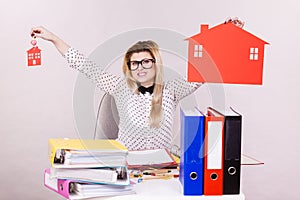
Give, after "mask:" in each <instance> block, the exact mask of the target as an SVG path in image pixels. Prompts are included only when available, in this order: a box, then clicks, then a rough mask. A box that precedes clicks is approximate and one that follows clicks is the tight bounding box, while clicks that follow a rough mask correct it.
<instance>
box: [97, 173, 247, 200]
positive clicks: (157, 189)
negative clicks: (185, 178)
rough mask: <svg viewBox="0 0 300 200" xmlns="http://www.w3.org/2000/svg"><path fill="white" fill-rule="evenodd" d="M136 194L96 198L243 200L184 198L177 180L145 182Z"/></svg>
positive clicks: (231, 198)
mask: <svg viewBox="0 0 300 200" xmlns="http://www.w3.org/2000/svg"><path fill="white" fill-rule="evenodd" d="M135 191H136V194H131V195H123V196H113V197H98V198H95V199H98V200H117V199H118V200H138V199H139V200H140V199H142V200H147V199H149V200H150V199H151V200H153V199H155V200H157V199H163V200H169V199H172V200H197V199H198V200H245V196H244V194H240V195H222V196H204V195H203V196H184V195H183V193H182V186H181V184H180V181H179V179H178V178H174V179H169V180H159V179H154V180H147V181H144V182H142V183H138V184H136V185H135Z"/></svg>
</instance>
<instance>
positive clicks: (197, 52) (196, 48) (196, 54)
mask: <svg viewBox="0 0 300 200" xmlns="http://www.w3.org/2000/svg"><path fill="white" fill-rule="evenodd" d="M202 54H203V46H202V45H197V44H195V46H194V57H195V58H198V57H199V58H200V57H202Z"/></svg>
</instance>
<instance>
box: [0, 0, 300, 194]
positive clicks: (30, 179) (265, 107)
mask: <svg viewBox="0 0 300 200" xmlns="http://www.w3.org/2000/svg"><path fill="white" fill-rule="evenodd" d="M299 8H300V3H299V1H297V0H286V1H270V0H268V1H258V0H253V1H237V0H229V1H216V0H212V1H203V0H197V1H196V0H191V1H169V0H166V1H159V0H152V1H138V0H131V1H126V0H113V1H96V0H87V1H80V0H77V1H71V0H63V1H58V0H53V1H36V0H27V1H15V0H12V1H8V2H5V4H4V2H1V6H0V24H1V34H0V41H1V45H0V53H1V59H0V62H1V65H0V66H1V73H0V91H1V93H0V95H1V96H0V99H1V104H0V106H1V107H0V109H1V114H0V121H1V126H0V134H1V146H0V148H1V151H0V156H1V157H2V161H1V166H0V173H1V174H0V177H1V178H2V181H1V183H0V197H1V199H62V198H61V197H59V196H58V195H56V194H55V193H53V192H51V191H49V190H48V189H46V188H45V187H44V186H43V170H44V169H45V168H47V167H49V166H50V163H49V160H48V146H47V141H48V139H49V138H54V137H69V138H72V137H79V136H80V135H79V133H78V129H77V127H76V123H75V120H74V107H73V100H74V99H73V94H74V89H75V84H76V81H77V78H78V73H77V72H76V71H74V70H72V69H69V68H68V67H67V66H66V62H65V60H64V59H63V58H62V57H61V56H60V55H59V54H58V53H57V51H56V50H55V49H54V47H53V46H52V45H51V44H50V43H48V42H45V41H40V40H38V46H39V47H40V48H41V49H42V66H41V67H36V68H30V69H29V68H28V67H27V66H26V50H28V49H29V48H31V45H30V39H31V38H30V36H29V32H30V29H31V27H33V26H37V25H44V26H45V27H47V28H48V29H49V30H52V31H53V32H55V33H56V34H57V35H59V36H60V37H62V38H64V39H65V41H66V42H68V43H70V44H72V46H74V47H75V48H78V49H80V50H81V51H83V53H85V54H86V55H89V54H91V53H92V52H93V51H94V50H95V49H96V48H97V47H98V46H99V45H101V44H103V43H104V42H105V41H107V40H109V39H110V38H113V37H114V36H116V35H119V34H121V33H124V32H127V31H131V30H134V29H140V28H145V27H155V28H161V29H169V30H172V31H174V32H178V33H180V34H182V35H186V36H192V35H194V34H195V33H198V32H199V30H200V24H203V23H208V24H210V26H214V25H217V24H219V23H221V22H223V21H224V19H226V18H227V17H228V16H238V17H239V18H241V19H242V20H244V21H246V25H245V29H246V30H248V31H249V32H251V33H253V34H255V35H257V36H259V37H260V38H262V39H264V40H265V41H267V42H269V43H270V45H268V46H266V49H265V65H264V83H263V85H262V86H249V85H224V86H223V88H224V92H225V97H224V102H225V104H226V105H228V106H234V108H235V109H236V110H238V111H239V112H241V113H242V114H243V116H244V120H243V153H244V154H247V155H250V156H252V157H254V158H257V159H259V160H261V161H263V162H265V165H263V166H244V167H243V168H242V170H243V171H242V178H243V185H242V187H243V192H244V193H245V195H246V199H250V200H251V199H255V200H260V199H283V198H284V199H297V198H299V197H298V196H299V192H298V187H297V185H298V184H297V183H298V180H299V178H300V177H299V164H300V161H299V159H298V157H299V156H298V153H299V152H300V148H299V145H298V141H299V139H300V136H299V133H298V131H299V128H300V127H299V125H300V124H299V123H298V119H299V117H298V113H299V111H300V108H299V105H298V102H299V99H300V94H299V83H300V81H299V78H298V74H299V72H300V70H299V66H300V65H299V56H298V54H299V46H300V38H299V35H300V28H299V26H298V25H297V24H298V20H297V19H299V17H300V16H299V15H300V12H299V11H300V10H299ZM141 37H142V36H141ZM137 40H139V38H137ZM183 43H184V41H183ZM120 59H121V58H120V57H118V58H115V59H114V60H112V61H111V64H110V65H109V66H106V67H107V68H108V70H110V71H112V72H113V73H116V74H121V66H120V63H121V61H120ZM163 59H164V63H165V65H166V66H169V67H172V69H174V70H175V71H176V72H177V73H179V74H185V73H186V63H185V62H184V60H182V59H181V58H179V57H178V56H176V55H173V54H171V53H163ZM213 87H217V86H216V85H213V84H211V85H205V86H203V87H202V88H200V89H199V90H198V91H197V92H195V98H196V100H197V102H198V105H199V107H200V108H205V107H207V106H208V105H211V104H212V101H213V99H212V95H211V91H212V90H213V89H212V88H213ZM100 95H101V92H100V91H96V93H95V103H94V104H95V105H94V107H95V108H96V107H97V99H98V97H99V96H100ZM174 130H178V127H175V129H174ZM175 132H176V131H175ZM174 137H175V140H176V134H175V135H174Z"/></svg>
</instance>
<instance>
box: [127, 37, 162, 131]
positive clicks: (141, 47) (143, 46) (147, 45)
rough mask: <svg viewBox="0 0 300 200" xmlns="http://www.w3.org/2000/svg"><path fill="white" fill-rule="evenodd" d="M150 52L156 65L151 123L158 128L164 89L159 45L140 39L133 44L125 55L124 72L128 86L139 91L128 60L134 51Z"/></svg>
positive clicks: (136, 91)
mask: <svg viewBox="0 0 300 200" xmlns="http://www.w3.org/2000/svg"><path fill="white" fill-rule="evenodd" d="M143 51H146V52H149V53H150V55H151V56H152V57H153V58H154V59H155V61H156V62H155V63H154V67H155V69H156V74H155V80H154V83H155V85H154V90H153V98H152V103H151V111H150V116H149V125H150V127H152V128H158V127H159V124H160V121H161V119H162V91H163V65H162V59H161V55H160V52H159V46H158V45H157V44H156V43H155V42H153V41H151V40H148V41H139V42H137V43H136V44H134V45H133V46H131V47H130V48H129V49H128V50H127V52H126V54H125V56H124V61H123V73H124V75H125V79H126V82H127V84H128V87H129V88H130V89H132V90H133V91H134V92H135V93H139V91H138V87H139V85H138V83H137V82H136V81H135V80H134V78H133V77H132V74H131V71H130V70H129V68H128V65H127V62H128V61H130V58H131V56H132V54H133V53H139V52H143Z"/></svg>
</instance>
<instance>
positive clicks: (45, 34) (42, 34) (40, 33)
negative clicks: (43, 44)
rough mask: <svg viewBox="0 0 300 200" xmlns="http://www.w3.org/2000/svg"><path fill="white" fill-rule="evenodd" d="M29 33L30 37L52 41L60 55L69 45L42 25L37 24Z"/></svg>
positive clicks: (63, 53)
mask: <svg viewBox="0 0 300 200" xmlns="http://www.w3.org/2000/svg"><path fill="white" fill-rule="evenodd" d="M30 35H31V37H34V38H35V37H37V38H41V39H44V40H47V41H50V42H52V43H53V44H54V45H55V47H56V48H57V50H58V51H59V52H60V53H61V54H62V55H65V53H66V52H67V51H68V49H69V48H70V46H69V45H68V44H67V43H65V42H64V41H63V40H61V39H60V38H59V37H57V36H56V35H55V34H53V33H52V32H50V31H48V30H47V29H46V28H44V27H43V26H38V27H34V28H32V29H31V32H30Z"/></svg>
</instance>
